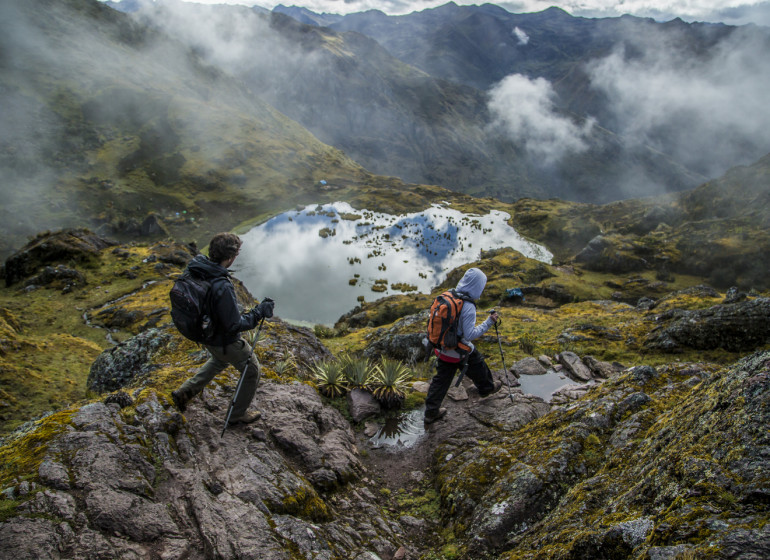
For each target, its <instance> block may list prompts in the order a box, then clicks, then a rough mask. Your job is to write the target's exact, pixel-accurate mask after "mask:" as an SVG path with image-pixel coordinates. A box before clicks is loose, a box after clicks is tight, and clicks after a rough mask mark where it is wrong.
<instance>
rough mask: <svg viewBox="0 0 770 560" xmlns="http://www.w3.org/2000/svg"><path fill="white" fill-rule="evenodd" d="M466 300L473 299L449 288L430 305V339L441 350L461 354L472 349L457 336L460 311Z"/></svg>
mask: <svg viewBox="0 0 770 560" xmlns="http://www.w3.org/2000/svg"><path fill="white" fill-rule="evenodd" d="M465 301H470V302H471V303H473V300H471V299H468V298H465V297H463V296H461V295H459V294H458V293H457V292H456V291H454V290H449V291H446V292H444V293H443V294H441V295H439V296H437V297H436V299H434V300H433V304H432V305H431V306H430V314H429V315H428V340H429V341H430V343H431V344H432V345H433V346H434V347H435V348H438V349H439V350H441V349H444V350H455V351H457V352H459V353H460V354H465V353H468V352H469V351H470V347H469V346H467V345H465V344H463V343H462V342H460V339H459V337H458V336H457V326H458V323H459V320H460V311H461V310H462V308H463V303H464V302H465Z"/></svg>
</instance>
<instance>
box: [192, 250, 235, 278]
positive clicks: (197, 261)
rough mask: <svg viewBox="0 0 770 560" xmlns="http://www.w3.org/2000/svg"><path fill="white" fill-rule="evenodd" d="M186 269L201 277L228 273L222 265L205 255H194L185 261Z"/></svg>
mask: <svg viewBox="0 0 770 560" xmlns="http://www.w3.org/2000/svg"><path fill="white" fill-rule="evenodd" d="M187 270H189V271H190V272H191V273H192V274H195V275H197V276H200V277H202V278H218V277H220V276H229V275H230V272H229V271H228V270H227V269H226V268H225V267H224V266H222V265H220V264H217V263H215V262H214V261H212V260H210V259H209V258H208V257H206V256H205V255H195V256H194V257H193V259H192V260H191V261H190V262H189V263H187Z"/></svg>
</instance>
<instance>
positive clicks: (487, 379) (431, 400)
mask: <svg viewBox="0 0 770 560" xmlns="http://www.w3.org/2000/svg"><path fill="white" fill-rule="evenodd" d="M460 367H462V362H445V361H443V360H441V359H439V360H438V365H437V366H436V375H434V376H433V379H431V381H430V387H429V388H428V396H427V398H426V399H425V417H426V418H430V417H432V416H433V417H435V416H436V415H437V414H438V410H439V408H440V407H441V403H442V401H443V400H444V397H445V396H446V394H447V391H449V388H450V387H451V385H452V379H454V376H455V373H456V372H457V370H458V369H460ZM465 375H467V376H468V379H470V380H471V381H473V384H474V385H475V386H476V388H477V389H478V390H479V394H480V395H481V396H486V395H488V394H489V393H491V392H492V391H493V390H494V388H495V386H494V381H493V379H492V372H491V371H490V370H489V366H487V363H486V362H485V361H484V356H482V355H481V352H479V351H478V350H476V349H475V348H474V349H473V352H471V353H470V355H469V356H468V369H467V370H466V371H465Z"/></svg>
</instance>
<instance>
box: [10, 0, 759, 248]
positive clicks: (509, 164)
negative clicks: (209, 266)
mask: <svg viewBox="0 0 770 560" xmlns="http://www.w3.org/2000/svg"><path fill="white" fill-rule="evenodd" d="M111 6H113V7H116V8H119V9H121V10H125V11H130V12H131V13H130V14H125V13H120V12H119V11H116V10H114V9H112V7H111ZM281 10H283V11H285V12H289V13H290V14H292V15H293V16H296V17H297V18H299V19H301V20H303V21H305V22H310V23H311V24H307V23H301V22H300V21H298V20H297V19H294V18H293V17H290V16H289V15H287V14H285V13H280V11H281ZM321 25H323V27H322V26H321ZM769 45H770V39H769V38H768V35H767V30H764V29H760V28H753V27H746V28H735V27H728V26H722V25H703V24H685V23H683V22H681V21H674V22H669V23H666V24H659V23H655V22H653V21H651V20H641V19H638V18H625V17H624V18H610V19H597V20H588V19H583V18H574V17H572V16H570V15H569V14H567V13H565V12H563V11H561V10H558V9H549V10H546V11H544V12H541V13H537V14H518V15H516V14H510V13H509V12H506V11H505V10H503V9H502V8H499V7H496V6H492V5H484V6H462V7H460V6H457V5H454V4H447V5H445V6H442V7H440V8H436V9H434V10H426V11H424V12H419V13H414V14H410V15H408V16H398V17H393V16H385V15H384V14H382V13H379V12H366V13H362V14H351V15H347V16H332V15H327V14H320V15H319V14H313V13H312V12H308V11H307V10H298V9H293V8H291V9H290V8H277V9H276V11H274V12H272V13H270V12H267V11H266V10H263V9H259V8H247V7H243V6H228V5H217V6H207V5H199V4H192V3H186V2H180V1H173V0H163V1H160V2H146V1H141V0H131V1H130V2H129V1H124V2H121V3H118V4H109V3H107V4H105V3H101V2H97V1H96V0H61V1H59V2H53V3H52V2H49V1H46V0H29V1H26V2H25V1H22V0H8V1H6V2H3V3H2V5H0V52H2V57H0V83H2V96H1V97H0V103H1V104H2V107H0V108H1V109H2V111H0V124H2V126H0V173H2V176H3V178H4V182H3V186H2V196H3V202H4V204H3V208H2V214H0V217H2V221H3V223H4V224H5V225H4V233H5V234H4V236H3V243H2V247H0V249H2V251H3V252H7V250H8V249H9V248H11V247H12V246H14V245H15V246H18V245H19V244H18V243H17V241H16V240H17V239H18V238H17V237H14V236H16V235H22V236H23V235H30V234H33V233H35V232H37V231H39V230H41V229H45V228H48V227H57V226H61V225H83V223H87V224H89V225H93V224H97V225H98V224H101V225H102V226H103V227H104V228H105V229H106V233H115V232H116V233H119V234H120V233H122V234H126V235H128V234H130V233H131V232H136V231H144V230H147V229H150V230H152V229H153V228H154V227H155V226H153V223H154V222H151V223H149V224H143V222H144V221H145V219H146V217H147V216H148V214H151V213H152V214H157V216H158V217H160V218H162V219H164V221H165V223H166V224H167V225H168V224H177V225H178V226H179V227H180V228H183V229H181V230H178V231H183V232H197V233H196V236H200V237H205V235H206V234H207V232H209V231H211V228H218V227H224V226H227V227H233V226H234V225H235V224H237V223H239V222H241V221H243V220H247V219H256V218H258V217H259V216H262V215H268V214H269V213H270V212H271V211H274V210H275V209H285V208H287V207H291V206H292V205H294V204H297V203H300V202H306V203H309V202H313V201H316V200H319V199H320V198H323V197H338V198H343V196H347V197H348V199H351V198H352V197H353V196H357V195H355V194H352V193H357V192H359V191H360V190H361V189H365V188H368V187H369V186H371V185H375V184H376V185H380V186H382V185H387V186H388V188H390V189H406V188H407V187H406V186H405V185H404V184H403V183H402V182H401V181H400V180H399V179H401V180H403V181H405V182H407V183H420V184H428V185H440V186H442V187H446V188H449V189H451V190H454V191H457V192H461V193H468V194H472V195H477V196H492V197H495V198H498V199H500V200H503V201H512V200H516V199H519V198H521V197H536V198H549V197H559V198H563V199H568V200H574V201H585V202H594V203H596V202H606V201H612V200H617V199H623V198H628V197H631V196H647V195H653V194H660V193H663V192H670V191H681V190H685V189H688V188H691V187H694V186H696V185H699V184H702V183H703V182H705V180H706V178H707V177H711V176H718V175H721V174H722V173H723V171H724V170H726V169H727V168H728V167H731V166H733V165H736V164H744V163H745V164H749V163H753V162H754V161H756V160H757V159H759V158H760V157H762V156H763V155H765V154H766V153H767V152H768V151H770V140H769V139H768V136H767V135H768V134H770V123H767V122H766V121H767V119H768V117H767V113H768V112H767V110H766V105H765V93H766V91H768V88H770V84H768V83H767V82H768V81H769V80H770V78H768V76H770V71H768V64H770V62H769V61H770V57H768V56H767V54H768V51H770V46H769ZM656 49H657V50H656ZM661 50H662V51H663V52H664V53H665V54H666V56H665V57H659V56H658V55H659V54H660V52H661ZM656 57H657V58H656ZM652 69H657V70H658V73H655V72H653V71H652ZM501 80H502V81H501ZM634 80H637V82H634ZM765 85H767V88H765V87H764V86H765ZM699 88H700V89H699ZM699 91H703V92H704V94H703V95H700V94H698V92H699ZM664 93H665V94H667V95H668V98H666V99H663V100H661V97H660V96H661V95H662V94H664ZM662 101H665V103H663V102H662ZM707 109H708V110H707ZM728 109H729V110H728ZM744 114H748V116H749V118H746V117H745V116H744ZM765 124H767V125H768V126H765ZM375 174H377V175H375ZM387 177H391V178H387ZM322 179H323V180H326V181H327V184H329V185H334V188H336V189H342V190H337V191H334V192H331V193H329V192H325V193H322V192H320V191H319V189H318V185H319V184H320V183H319V181H320V180H322ZM345 189H347V190H345Z"/></svg>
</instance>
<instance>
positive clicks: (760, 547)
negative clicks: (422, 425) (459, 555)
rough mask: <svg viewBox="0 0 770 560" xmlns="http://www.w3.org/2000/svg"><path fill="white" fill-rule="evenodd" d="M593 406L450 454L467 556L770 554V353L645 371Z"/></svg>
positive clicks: (603, 390)
mask: <svg viewBox="0 0 770 560" xmlns="http://www.w3.org/2000/svg"><path fill="white" fill-rule="evenodd" d="M590 395H591V396H590V398H584V399H581V400H579V401H575V402H573V403H571V404H570V405H569V406H566V407H561V408H557V409H555V410H554V411H552V413H551V414H549V415H548V416H547V417H546V418H543V419H541V420H540V421H538V422H537V423H534V424H530V425H528V426H527V427H526V429H524V430H520V431H518V432H516V433H513V434H507V435H504V436H501V437H498V438H496V439H494V440H493V441H491V442H490V443H489V444H488V445H485V446H480V445H470V444H469V443H468V442H462V441H454V442H452V441H449V442H446V443H445V445H443V446H442V447H441V448H439V450H438V451H437V453H436V457H437V458H439V457H440V458H441V460H440V461H438V462H437V463H436V465H435V466H436V468H437V469H438V481H439V485H440V490H441V497H442V508H443V510H444V511H445V512H447V513H446V515H445V518H444V523H446V524H447V525H452V526H454V527H465V528H466V529H465V530H464V532H463V534H462V537H461V540H462V545H461V548H462V549H463V550H464V551H465V554H464V555H463V558H468V559H470V558H479V557H487V556H490V557H497V556H500V555H502V556H506V557H507V555H517V556H519V557H537V556H538V554H539V552H538V551H540V552H542V550H544V549H548V550H549V551H550V554H552V555H554V557H556V556H558V557H563V558H619V559H623V558H629V559H630V558H648V557H649V558H671V557H673V556H674V555H675V554H685V553H686V554H688V555H689V557H694V558H701V557H703V558H707V557H708V558H761V557H766V556H767V555H768V554H770V531H769V530H768V524H767V519H766V518H767V515H766V509H767V508H766V504H767V498H768V495H770V487H769V486H768V482H767V477H766V476H765V474H764V473H766V472H767V469H768V468H769V467H770V464H768V457H767V454H766V452H765V451H766V450H767V449H768V446H770V432H768V431H767V430H766V429H765V425H766V422H767V418H768V415H770V352H763V353H757V354H755V355H753V356H750V357H748V358H745V359H743V360H741V361H740V362H738V363H737V364H735V365H733V366H731V367H729V368H724V369H722V370H719V369H717V368H715V367H706V366H703V365H700V364H676V365H671V366H667V367H665V368H660V369H655V368H652V367H649V366H641V367H635V368H632V369H630V370H628V371H627V372H625V373H622V374H620V375H619V376H616V377H614V378H612V379H611V380H609V381H606V382H605V383H603V384H601V385H598V386H596V387H594V388H593V389H592V390H591V392H590ZM491 465H494V469H495V476H487V474H488V473H489V469H490V466H491Z"/></svg>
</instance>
